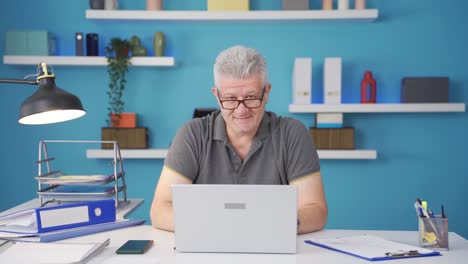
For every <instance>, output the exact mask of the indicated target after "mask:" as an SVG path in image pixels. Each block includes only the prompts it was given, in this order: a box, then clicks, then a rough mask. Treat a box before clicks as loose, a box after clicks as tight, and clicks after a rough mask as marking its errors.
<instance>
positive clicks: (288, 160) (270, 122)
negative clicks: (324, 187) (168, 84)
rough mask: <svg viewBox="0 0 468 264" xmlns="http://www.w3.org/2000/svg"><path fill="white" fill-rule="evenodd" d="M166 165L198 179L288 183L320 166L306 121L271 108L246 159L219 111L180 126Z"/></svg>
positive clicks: (217, 181) (313, 171)
mask: <svg viewBox="0 0 468 264" xmlns="http://www.w3.org/2000/svg"><path fill="white" fill-rule="evenodd" d="M164 164H165V166H166V167H169V168H170V169H172V170H174V171H176V172H177V173H179V174H181V175H182V176H184V177H186V178H188V179H190V180H191V181H192V182H193V183H197V184H289V182H291V181H295V180H298V179H299V178H302V177H304V176H308V175H311V174H315V173H318V172H319V171H320V165H319V158H318V155H317V151H316V150H315V146H314V143H313V142H312V137H311V136H310V134H309V132H308V130H307V129H306V127H305V126H304V124H302V123H301V122H300V121H298V120H296V119H293V118H284V117H278V116H276V115H275V114H274V113H272V112H265V114H264V115H263V119H262V121H261V123H260V126H259V129H258V131H257V134H256V135H255V138H254V141H253V142H252V145H251V147H250V151H249V153H248V154H247V156H246V158H245V160H241V158H240V157H239V155H237V154H236V152H235V150H234V148H233V147H232V145H231V144H230V142H229V139H228V137H227V133H226V124H225V122H224V119H223V116H222V115H221V112H220V111H216V112H214V113H212V114H211V115H208V116H205V117H203V118H195V119H192V120H190V121H189V122H187V123H186V124H185V125H183V126H182V127H181V128H180V129H179V131H178V132H177V134H176V136H175V138H174V139H173V141H172V143H171V147H170V148H169V151H168V153H167V156H166V159H165V161H164Z"/></svg>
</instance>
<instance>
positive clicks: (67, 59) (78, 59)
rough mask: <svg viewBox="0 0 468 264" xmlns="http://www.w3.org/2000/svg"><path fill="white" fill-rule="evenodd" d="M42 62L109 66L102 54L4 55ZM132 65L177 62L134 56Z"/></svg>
mask: <svg viewBox="0 0 468 264" xmlns="http://www.w3.org/2000/svg"><path fill="white" fill-rule="evenodd" d="M40 62H45V63H47V64H49V65H52V66H56V65H67V66H107V58H106V57H102V56H101V57H98V56H10V55H6V56H3V63H4V64H12V65H37V64H39V63H40ZM131 66H146V67H172V66H175V62H174V57H132V58H131Z"/></svg>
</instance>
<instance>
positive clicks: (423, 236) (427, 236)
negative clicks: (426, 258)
mask: <svg viewBox="0 0 468 264" xmlns="http://www.w3.org/2000/svg"><path fill="white" fill-rule="evenodd" d="M448 240H449V239H448V218H443V217H441V216H434V217H431V218H423V217H419V245H420V246H421V247H424V248H437V249H443V250H448V249H449V241H448Z"/></svg>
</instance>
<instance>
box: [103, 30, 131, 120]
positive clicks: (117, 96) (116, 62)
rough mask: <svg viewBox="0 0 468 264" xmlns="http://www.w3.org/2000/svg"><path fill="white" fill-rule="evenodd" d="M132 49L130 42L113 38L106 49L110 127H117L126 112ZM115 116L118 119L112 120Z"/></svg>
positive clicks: (108, 118)
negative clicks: (124, 95) (125, 95)
mask: <svg viewBox="0 0 468 264" xmlns="http://www.w3.org/2000/svg"><path fill="white" fill-rule="evenodd" d="M130 48H131V47H130V42H129V41H128V40H126V39H121V38H112V39H111V40H110V42H109V43H108V44H107V46H106V48H105V53H106V57H107V62H108V65H107V73H108V74H109V85H108V87H109V90H108V91H107V96H108V100H109V101H108V102H109V107H108V108H107V109H108V114H107V121H106V122H107V124H108V126H112V124H114V125H116V124H115V123H118V119H119V118H120V115H119V114H120V113H122V112H123V111H124V106H125V103H124V101H123V92H124V90H125V87H126V84H127V76H126V75H127V71H128V66H129V64H130V57H131V55H130V53H129V51H130ZM113 114H114V115H116V116H117V117H118V118H117V119H115V118H114V119H113V118H111V115H113Z"/></svg>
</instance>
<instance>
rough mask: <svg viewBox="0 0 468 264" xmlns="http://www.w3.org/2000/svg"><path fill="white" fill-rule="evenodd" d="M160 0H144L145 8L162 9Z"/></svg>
mask: <svg viewBox="0 0 468 264" xmlns="http://www.w3.org/2000/svg"><path fill="white" fill-rule="evenodd" d="M162 9H163V1H162V0H146V10H162Z"/></svg>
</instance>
